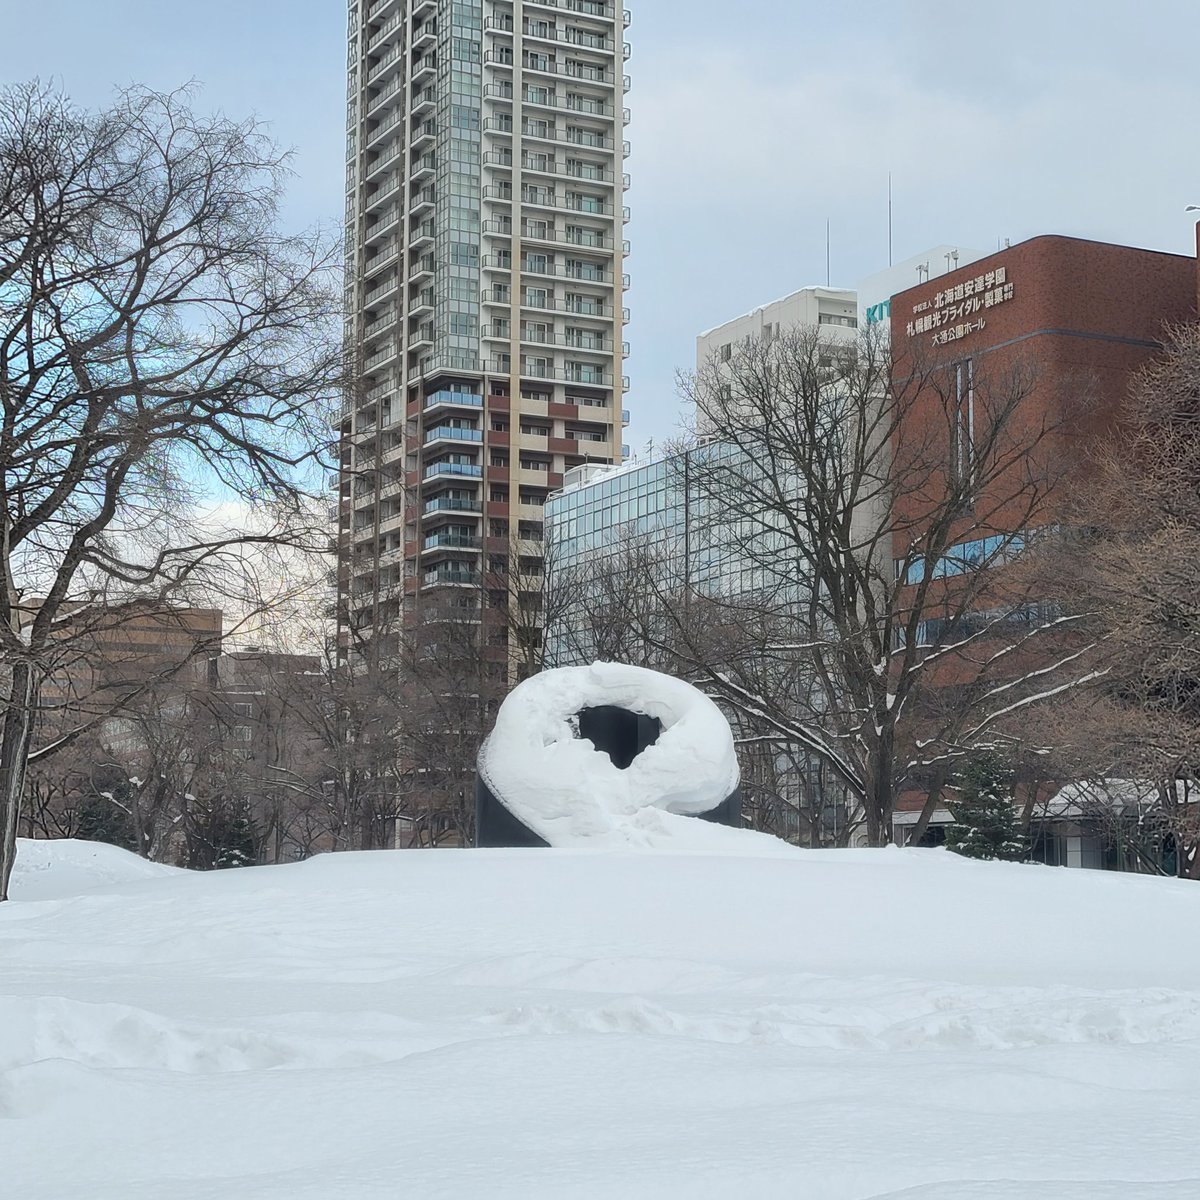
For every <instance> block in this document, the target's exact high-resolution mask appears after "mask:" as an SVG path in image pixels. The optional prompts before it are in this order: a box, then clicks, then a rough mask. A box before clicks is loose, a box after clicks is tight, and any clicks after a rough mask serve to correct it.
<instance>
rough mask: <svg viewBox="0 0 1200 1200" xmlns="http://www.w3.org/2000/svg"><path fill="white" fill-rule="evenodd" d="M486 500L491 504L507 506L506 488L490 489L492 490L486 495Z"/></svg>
mask: <svg viewBox="0 0 1200 1200" xmlns="http://www.w3.org/2000/svg"><path fill="white" fill-rule="evenodd" d="M488 499H489V500H491V501H492V503H493V504H507V503H508V488H502V487H494V488H492V490H491V491H490V492H489V493H488Z"/></svg>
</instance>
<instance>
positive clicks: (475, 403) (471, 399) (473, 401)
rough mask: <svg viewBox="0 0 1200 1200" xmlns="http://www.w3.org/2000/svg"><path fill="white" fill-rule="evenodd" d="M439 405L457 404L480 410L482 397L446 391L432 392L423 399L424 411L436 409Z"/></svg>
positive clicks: (469, 393)
mask: <svg viewBox="0 0 1200 1200" xmlns="http://www.w3.org/2000/svg"><path fill="white" fill-rule="evenodd" d="M440 404H458V405H464V406H467V407H470V408H482V407H483V397H482V396H476V395H474V394H473V393H471V392H451V391H446V390H442V391H438V392H433V393H432V394H431V395H429V396H426V397H425V410H426V411H428V410H429V409H431V408H437V406H438V405H440Z"/></svg>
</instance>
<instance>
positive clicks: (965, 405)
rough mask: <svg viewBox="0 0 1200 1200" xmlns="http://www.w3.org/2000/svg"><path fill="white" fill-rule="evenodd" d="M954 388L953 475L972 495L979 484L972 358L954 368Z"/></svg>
mask: <svg viewBox="0 0 1200 1200" xmlns="http://www.w3.org/2000/svg"><path fill="white" fill-rule="evenodd" d="M950 371H951V374H952V379H951V386H952V387H953V389H954V392H953V395H954V427H953V430H952V433H951V446H950V475H951V479H952V480H953V482H954V484H955V485H956V486H959V487H962V488H963V489H964V490H965V491H966V492H967V493H968V494H969V493H970V491H971V488H972V487H973V485H974V482H975V366H974V363H973V362H972V360H971V359H969V358H968V359H966V360H964V361H963V362H957V363H955V364H954V365H953V366H952V367H951V368H950Z"/></svg>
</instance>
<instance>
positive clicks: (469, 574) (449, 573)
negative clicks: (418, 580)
mask: <svg viewBox="0 0 1200 1200" xmlns="http://www.w3.org/2000/svg"><path fill="white" fill-rule="evenodd" d="M447 583H456V584H468V585H471V586H475V585H478V583H479V573H478V572H477V571H456V570H454V569H453V568H451V567H448V566H447V567H438V568H437V569H436V570H433V571H426V572H425V586H426V587H435V586H438V585H440V584H447Z"/></svg>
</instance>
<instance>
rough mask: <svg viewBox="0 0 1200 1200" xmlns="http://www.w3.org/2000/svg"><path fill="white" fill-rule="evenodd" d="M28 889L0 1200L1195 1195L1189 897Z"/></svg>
mask: <svg viewBox="0 0 1200 1200" xmlns="http://www.w3.org/2000/svg"><path fill="white" fill-rule="evenodd" d="M748 853H749V854H751V855H753V854H754V850H753V849H752V848H751V849H749V851H748ZM18 872H19V878H18V881H17V885H16V888H15V894H16V896H17V899H16V901H14V902H13V903H11V904H8V905H4V906H0V1172H2V1179H0V1194H2V1195H3V1196H5V1197H8V1196H12V1197H20V1198H21V1200H48V1198H49V1197H54V1198H56V1200H58V1198H60V1197H77V1198H86V1200H118V1198H119V1200H218V1198H219V1200H259V1198H262V1200H266V1198H268V1197H269V1198H272V1200H276V1198H278V1200H283V1198H293V1197H299V1198H308V1197H311V1198H320V1200H340V1198H342V1197H346V1198H350V1197H354V1198H359V1197H364V1198H371V1200H374V1198H383V1197H387V1198H388V1200H392V1198H394V1197H417V1198H425V1197H430V1198H436V1197H472V1198H474V1197H486V1198H489V1200H490V1198H492V1197H503V1198H517V1197H520V1198H521V1200H543V1198H554V1200H559V1198H563V1197H569V1198H571V1200H575V1198H585V1200H586V1198H592V1197H612V1198H616V1197H620V1198H622V1200H637V1198H640V1197H656V1198H657V1197H671V1198H675V1197H681V1198H682V1197H686V1198H688V1200H694V1198H710V1197H712V1198H716V1197H721V1198H725V1197H736V1198H738V1200H748V1198H754V1197H788V1198H794V1197H801V1198H804V1200H824V1198H834V1197H836V1198H850V1197H855V1198H866V1197H876V1198H878V1197H885V1196H886V1197H893V1198H895V1197H905V1198H911V1200H934V1198H936V1200H976V1198H979V1197H987V1198H989V1200H993V1198H995V1200H999V1198H1003V1200H1051V1198H1053V1200H1064V1198H1065V1200H1085V1198H1086V1200H1096V1198H1099V1200H1132V1198H1139V1197H1154V1198H1156V1200H1167V1198H1170V1200H1184V1198H1187V1200H1195V1197H1197V1196H1200V1163H1198V1162H1197V1145H1198V1141H1197V1139H1198V1132H1197V1131H1198V1130H1200V887H1198V886H1196V885H1194V884H1193V885H1188V884H1184V883H1175V882H1172V881H1155V880H1148V879H1140V878H1131V877H1121V876H1114V875H1101V874H1098V873H1091V872H1081V871H1066V870H1051V869H1047V868H1038V867H1018V866H992V865H987V866H985V865H980V864H974V863H968V862H965V861H962V860H959V859H955V858H953V857H951V856H949V855H947V854H944V853H941V852H900V851H890V852H865V851H859V852H845V853H824V854H800V853H796V854H794V855H784V856H780V855H777V854H776V855H773V856H763V857H753V856H750V857H739V856H729V855H724V856H717V855H703V854H670V853H662V852H658V853H641V854H637V853H614V854H600V853H588V852H582V851H547V850H543V851H492V852H487V851H463V852H458V851H446V852H440V853H430V852H423V853H422V852H416V853H398V854H370V855H343V856H336V857H330V858H323V859H318V860H315V861H313V862H310V863H306V864H302V865H298V866H294V867H267V868H260V869H256V870H245V871H230V872H223V873H218V874H212V875H191V874H187V873H183V872H174V871H169V870H166V869H165V868H155V867H150V866H147V865H146V864H143V863H140V862H138V861H136V860H132V859H129V858H127V857H125V856H123V855H121V854H120V852H118V851H113V850H111V849H109V848H107V847H91V846H86V845H84V844H82V843H58V844H56V845H54V846H50V847H48V846H46V845H44V844H30V843H24V844H23V845H22V850H21V861H20V864H19V866H18Z"/></svg>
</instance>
